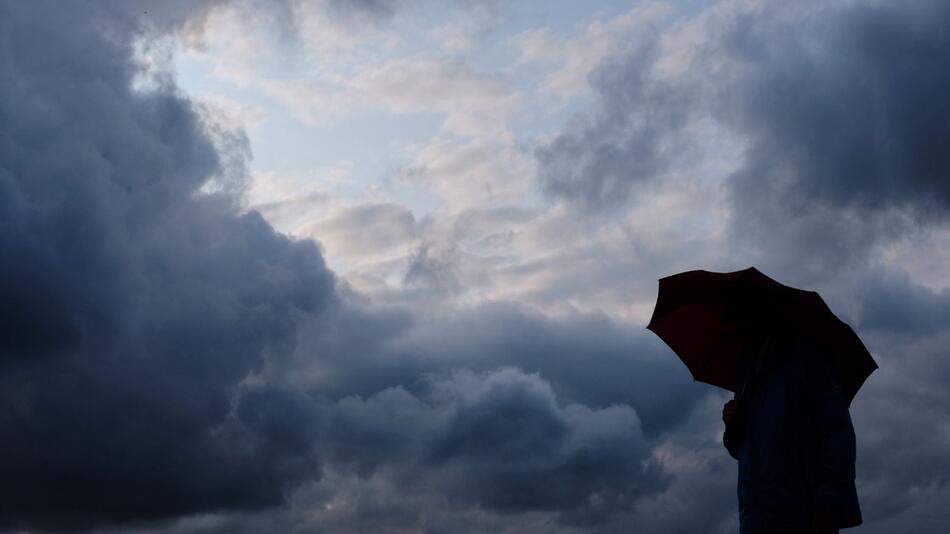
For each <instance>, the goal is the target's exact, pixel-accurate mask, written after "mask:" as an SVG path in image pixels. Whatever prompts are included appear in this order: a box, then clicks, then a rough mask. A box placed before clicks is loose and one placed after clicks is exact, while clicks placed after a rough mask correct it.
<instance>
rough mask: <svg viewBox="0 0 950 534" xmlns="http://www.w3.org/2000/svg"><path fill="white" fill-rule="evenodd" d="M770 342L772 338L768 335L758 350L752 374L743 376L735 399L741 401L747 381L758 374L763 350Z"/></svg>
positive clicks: (747, 384)
mask: <svg viewBox="0 0 950 534" xmlns="http://www.w3.org/2000/svg"><path fill="white" fill-rule="evenodd" d="M771 342H772V336H771V335H769V337H768V338H766V340H765V343H763V344H762V348H761V349H759V355H758V356H757V357H756V359H755V366H754V367H753V368H752V372H751V373H749V374H747V375H745V380H744V381H743V382H742V389H740V390H738V391H736V395H735V397H734V398H735V399H736V400H741V399H742V397H744V396H745V392H746V389H747V388H748V387H749V380H750V379H751V378H752V377H753V376H755V375H758V374H759V369H760V368H761V362H762V355H763V354H765V349H767V348H768V347H769V343H771Z"/></svg>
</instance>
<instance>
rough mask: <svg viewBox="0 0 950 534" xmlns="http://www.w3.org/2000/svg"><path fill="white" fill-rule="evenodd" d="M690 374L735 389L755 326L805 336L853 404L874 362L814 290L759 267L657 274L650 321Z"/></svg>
mask: <svg viewBox="0 0 950 534" xmlns="http://www.w3.org/2000/svg"><path fill="white" fill-rule="evenodd" d="M647 328H648V329H650V330H651V331H652V332H653V333H655V334H656V335H658V336H660V339H662V340H663V341H664V342H665V343H666V344H667V345H669V346H670V348H671V349H673V351H674V352H676V354H677V355H678V356H679V357H680V359H681V360H683V363H684V364H686V367H687V368H688V369H689V371H690V373H691V374H692V375H693V378H694V379H696V380H698V381H700V382H706V383H707V384H712V385H714V386H719V387H721V388H725V389H728V390H730V391H736V383H735V382H736V364H737V363H738V360H739V357H740V356H741V354H742V351H743V350H744V349H743V347H744V346H748V345H749V342H748V340H747V339H744V338H748V337H750V336H753V335H756V336H758V335H761V332H757V331H756V330H761V329H767V330H771V331H776V330H780V331H785V332H794V335H803V336H808V337H809V338H810V339H811V340H812V341H813V342H815V344H817V345H818V346H819V347H821V348H822V349H823V350H822V352H823V353H824V354H825V355H827V357H828V358H829V359H830V360H831V363H832V366H833V367H834V369H835V370H836V371H837V374H838V377H839V379H840V380H841V386H842V390H843V392H844V394H845V396H846V398H847V399H848V402H849V403H850V402H851V400H852V399H853V398H854V395H855V394H856V393H857V392H858V389H860V387H861V385H862V384H863V383H864V381H865V380H866V379H867V377H868V376H869V375H870V374H871V372H873V371H874V370H875V369H877V363H875V361H874V359H873V358H872V357H871V354H870V353H869V352H868V350H867V348H865V346H864V343H862V342H861V339H860V338H858V336H857V334H855V333H854V330H852V329H851V327H850V326H848V325H847V323H845V322H843V321H842V320H840V319H838V318H837V317H836V316H835V314H834V313H832V312H831V310H830V309H829V308H828V305H827V304H825V301H824V300H822V298H821V296H820V295H818V293H816V292H814V291H805V290H802V289H796V288H794V287H789V286H786V285H783V284H780V283H779V282H776V281H775V280H773V279H771V278H769V277H768V276H766V275H764V274H762V273H761V272H760V271H759V270H757V269H756V268H755V267H749V268H748V269H745V270H742V271H736V272H732V273H715V272H709V271H701V270H700V271H687V272H684V273H679V274H674V275H672V276H667V277H666V278H661V279H660V290H659V294H658V295H657V299H656V308H655V309H654V310H653V317H652V318H651V319H650V324H649V325H647Z"/></svg>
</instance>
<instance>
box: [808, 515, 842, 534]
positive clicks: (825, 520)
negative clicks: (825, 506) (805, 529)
mask: <svg viewBox="0 0 950 534" xmlns="http://www.w3.org/2000/svg"><path fill="white" fill-rule="evenodd" d="M811 533H812V534H838V529H837V528H836V527H835V522H834V520H833V518H832V517H831V515H829V514H827V513H824V512H815V513H814V515H812V518H811Z"/></svg>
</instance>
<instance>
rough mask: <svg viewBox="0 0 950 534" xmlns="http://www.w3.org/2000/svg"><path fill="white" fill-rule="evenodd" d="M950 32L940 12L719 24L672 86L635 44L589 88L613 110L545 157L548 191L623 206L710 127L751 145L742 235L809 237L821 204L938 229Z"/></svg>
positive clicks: (910, 7) (946, 161)
mask: <svg viewBox="0 0 950 534" xmlns="http://www.w3.org/2000/svg"><path fill="white" fill-rule="evenodd" d="M948 23H950V7H948V5H947V4H946V2H940V1H932V0H918V1H913V2H903V3H900V4H892V3H886V2H873V3H844V4H839V5H831V6H829V5H826V4H824V3H819V2H804V3H794V4H787V3H780V2H766V3H765V4H764V6H762V7H761V8H759V9H752V10H746V11H743V10H742V9H732V10H720V12H718V13H717V12H715V10H711V14H710V15H708V16H707V18H706V19H705V20H704V21H703V22H702V26H701V29H702V31H703V33H704V37H703V39H704V42H703V43H702V47H701V48H698V47H697V48H698V49H697V50H695V52H696V54H695V55H694V57H693V58H692V60H691V64H690V67H691V68H690V70H689V71H688V73H687V74H684V75H681V76H674V77H672V78H671V77H664V76H658V75H657V74H656V70H657V58H658V56H657V54H656V53H651V51H652V50H655V49H656V48H657V46H658V43H656V42H653V44H650V40H651V37H650V36H647V37H643V36H634V37H631V40H632V41H634V42H636V43H638V44H637V45H635V46H627V47H626V49H621V50H618V51H616V55H615V56H614V57H613V58H612V59H610V60H608V61H606V62H605V63H604V65H602V67H601V68H600V69H599V70H598V71H597V73H596V74H595V76H594V77H593V78H592V80H591V83H592V86H593V87H594V89H595V90H596V91H597V93H598V96H599V105H600V106H601V108H602V109H601V110H600V111H599V112H598V113H597V114H596V116H594V117H593V118H590V119H586V121H581V126H580V127H576V128H572V129H568V130H566V131H565V132H563V133H562V134H561V135H560V136H559V137H558V138H556V139H555V140H554V141H553V142H551V143H550V144H549V145H546V146H544V147H541V148H540V149H539V151H538V161H539V164H540V167H539V173H540V174H539V176H540V179H541V182H542V184H543V185H544V186H545V188H546V189H547V190H548V191H550V192H552V193H554V194H555V195H558V196H562V197H565V198H569V199H572V200H576V201H578V202H581V203H583V204H585V205H588V206H590V207H595V208H596V207H599V206H605V205H610V204H612V203H615V202H616V199H617V198H618V197H620V198H621V199H623V198H624V197H625V196H627V195H629V194H630V191H631V188H632V187H633V186H634V185H635V184H637V183H640V182H643V181H644V180H649V179H651V178H655V177H657V176H658V175H660V174H661V173H662V171H664V170H665V169H666V168H667V167H668V165H669V164H670V162H671V161H673V160H682V159H683V158H684V157H688V156H689V148H688V147H689V146H691V143H690V142H688V141H689V137H685V138H684V137H682V136H684V135H686V134H687V132H686V131H685V130H684V126H685V125H687V124H688V123H689V120H690V119H702V118H706V117H710V118H713V119H714V120H715V121H716V123H717V124H718V125H719V127H720V128H721V129H722V131H724V132H728V133H730V134H731V135H736V136H738V138H740V139H742V140H744V141H746V142H748V143H749V146H748V149H747V150H746V152H745V155H744V165H743V167H742V168H741V169H740V170H739V171H738V172H737V173H736V174H735V175H734V176H733V177H732V179H731V180H730V182H729V185H730V188H731V190H732V199H733V205H734V208H735V217H736V218H737V219H740V221H739V222H738V227H739V228H740V229H741V230H751V229H753V228H754V227H755V226H756V225H760V224H763V223H765V224H767V225H768V226H769V227H770V228H773V227H775V226H779V225H781V224H782V223H783V218H784V217H789V218H791V219H792V224H803V225H805V226H806V228H805V229H804V230H806V231H807V224H805V223H803V222H798V223H797V222H796V219H797V218H798V217H799V216H800V215H801V214H805V215H806V216H807V215H810V214H812V210H816V212H815V216H816V217H819V218H820V217H821V216H822V213H824V212H822V211H821V209H822V207H824V206H826V207H829V208H831V209H835V210H842V209H847V210H853V211H856V212H858V213H863V214H867V213H878V212H884V211H886V210H888V209H897V210H903V211H906V212H911V213H912V214H913V216H914V217H917V218H921V219H928V218H931V217H933V216H940V214H941V213H944V212H945V210H946V208H947V207H948V206H950V146H948V144H947V143H948V141H947V139H950V121H948V120H947V117H948V116H950V104H948V103H947V101H946V99H945V98H943V96H942V95H944V94H946V93H947V92H948V90H950V54H948V51H950V36H948V34H947V32H946V31H945V27H946V26H947V24H948ZM643 39H645V40H646V41H647V42H646V44H643V43H642V40H643ZM653 39H654V41H655V38H653ZM776 210H777V211H776ZM843 224H844V223H843Z"/></svg>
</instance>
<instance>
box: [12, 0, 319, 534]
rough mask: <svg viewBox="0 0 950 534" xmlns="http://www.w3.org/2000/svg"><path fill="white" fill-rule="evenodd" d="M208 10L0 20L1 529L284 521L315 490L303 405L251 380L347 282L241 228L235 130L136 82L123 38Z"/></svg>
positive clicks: (45, 11) (32, 9) (90, 10)
mask: <svg viewBox="0 0 950 534" xmlns="http://www.w3.org/2000/svg"><path fill="white" fill-rule="evenodd" d="M203 7H204V5H194V6H191V5H189V6H187V7H186V6H184V5H180V4H179V3H163V4H162V5H161V6H156V7H155V8H154V9H152V6H151V5H149V6H144V5H143V4H140V3H134V4H133V3H131V2H121V3H109V4H81V5H80V4H68V5H60V4H58V3H50V2H30V3H13V2H5V3H3V4H2V6H0V11H2V13H3V15H2V16H0V25H2V35H3V37H2V39H0V55H2V57H4V58H6V59H5V60H4V61H3V62H2V67H0V69H2V73H0V76H2V78H3V79H6V80H17V82H16V83H11V84H6V83H5V84H3V85H2V88H0V117H3V118H2V135H0V138H2V141H0V161H2V164H0V190H2V194H0V213H2V214H3V215H2V222H0V225H2V236H3V237H2V239H0V250H2V259H0V284H2V292H3V295H4V298H3V299H2V304H0V317H3V325H4V326H3V335H2V338H3V341H2V342H0V343H2V345H0V366H2V369H3V372H2V373H0V374H2V379H0V395H2V399H3V402H2V404H3V405H4V406H5V408H4V409H3V410H2V411H0V429H2V433H3V435H4V436H6V437H5V440H4V441H5V444H4V453H3V454H2V455H0V469H2V470H3V471H4V472H5V473H7V474H8V476H6V477H4V481H3V482H2V483H0V500H2V501H3V502H4V503H5V504H4V506H3V508H2V510H0V525H2V527H4V528H15V529H21V528H38V529H43V528H54V527H55V528H59V527H69V528H78V527H91V526H94V525H100V524H108V523H113V522H127V521H141V520H148V519H156V518H165V517H174V516H179V515H183V514H190V513H195V512H200V511H206V510H229V509H254V508H260V507H265V506H273V505H276V504H279V503H281V502H282V501H283V499H284V496H285V494H286V493H287V492H288V491H289V490H290V488H292V487H293V486H294V485H295V484H297V483H299V482H300V481H301V480H304V479H307V478H314V477H319V468H318V467H319V466H318V463H317V461H316V459H315V458H314V457H313V454H312V451H311V450H310V449H309V448H308V447H306V443H308V442H309V440H310V439H311V438H312V436H311V435H309V434H308V428H310V427H307V426H303V427H300V428H288V427H287V426H285V425H283V424H282V421H289V419H288V418H287V417H288V416H296V415H293V414H295V412H294V410H293V409H292V407H293V405H294V400H293V397H291V396H287V394H283V393H281V394H279V395H278V394H270V393H268V394H263V393H256V392H255V391H252V390H249V389H247V388H246V387H244V386H242V381H243V380H244V379H245V378H246V377H247V376H248V375H250V374H253V372H254V371H255V369H259V368H260V367H261V366H262V365H263V364H264V362H265V360H266V359H267V358H279V357H280V356H281V354H287V353H288V352H289V350H290V349H291V348H292V347H293V346H294V343H295V336H296V334H295V332H296V330H297V323H298V320H299V318H300V317H303V316H308V315H312V314H316V313H319V312H320V310H322V309H324V308H326V307H327V306H329V305H331V304H330V302H331V299H332V296H333V293H334V286H335V277H334V276H333V274H332V273H330V272H329V271H328V270H327V269H326V268H325V266H324V263H323V259H322V258H321V256H320V254H319V252H318V250H317V248H316V247H315V246H314V245H313V243H310V242H305V241H292V240H290V239H288V238H286V237H285V236H282V235H279V234H277V233H276V232H274V231H273V230H272V229H271V227H270V226H269V225H268V224H267V223H266V222H265V221H264V220H263V219H262V218H261V217H260V215H258V214H257V213H254V212H251V213H247V214H245V215H238V213H237V198H236V196H235V195H236V194H237V192H238V191H239V190H240V189H241V187H242V185H241V181H242V180H243V179H244V176H246V173H245V172H244V169H243V165H242V162H243V161H246V154H244V153H243V151H244V150H246V144H244V143H241V142H239V141H240V139H241V137H240V135H238V136H237V137H234V136H229V134H228V132H227V131H226V130H222V129H220V128H219V127H218V126H217V125H214V124H210V123H207V122H206V120H207V117H205V116H202V115H201V114H200V113H199V112H198V111H197V108H196V107H195V105H194V104H193V103H192V102H191V101H189V100H187V99H186V98H184V97H183V96H181V95H180V94H179V93H178V91H177V90H176V89H175V88H174V86H169V85H167V84H163V85H158V86H155V87H153V88H150V89H148V90H144V91H137V90H134V89H133V88H132V84H133V80H134V77H135V75H136V73H137V67H136V64H135V58H134V57H133V49H132V46H131V44H132V41H133V40H134V39H136V38H138V36H139V35H141V32H143V31H151V30H148V29H147V28H149V27H154V28H159V29H166V31H167V29H170V28H175V27H178V26H180V25H181V24H183V23H184V21H185V20H186V19H187V15H188V14H189V12H190V10H191V8H194V9H202V8H203ZM146 11H148V13H145V12H146ZM235 139H237V140H238V142H234V141H235ZM209 180H210V181H212V182H217V183H219V184H220V183H222V182H221V180H227V181H228V183H230V184H231V185H230V186H228V187H224V188H219V189H220V191H219V192H217V193H203V192H202V190H203V188H204V187H205V186H206V185H207V184H208V183H209ZM278 419H280V421H278Z"/></svg>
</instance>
